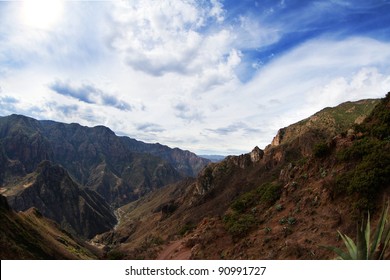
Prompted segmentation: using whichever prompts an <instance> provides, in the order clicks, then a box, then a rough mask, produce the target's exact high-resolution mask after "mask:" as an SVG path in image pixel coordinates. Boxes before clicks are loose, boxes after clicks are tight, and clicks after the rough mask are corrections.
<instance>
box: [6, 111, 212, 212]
mask: <svg viewBox="0 0 390 280" xmlns="http://www.w3.org/2000/svg"><path fill="white" fill-rule="evenodd" d="M0 157H7V158H8V159H9V161H8V165H12V168H11V167H9V168H8V171H7V172H8V173H7V174H5V173H4V172H3V173H4V174H1V173H0V176H1V177H0V182H1V181H3V182H4V181H7V178H11V179H12V176H13V175H12V174H11V173H12V172H14V173H15V172H16V173H17V174H15V176H20V175H23V174H28V173H30V172H33V171H34V170H35V169H36V168H37V166H38V165H39V164H40V162H42V161H43V160H50V161H52V162H53V163H58V164H61V165H62V166H63V167H64V168H65V169H66V170H67V171H68V172H69V174H70V175H71V176H72V178H73V179H74V180H76V181H77V182H78V183H80V184H81V185H83V186H86V187H87V188H89V189H92V190H95V191H97V192H98V193H99V194H100V195H102V196H103V197H104V198H105V199H106V201H107V202H108V203H110V204H112V205H116V206H118V205H122V204H124V203H126V202H129V201H132V200H134V199H137V198H139V197H140V196H142V195H144V194H146V193H147V192H149V191H151V190H154V189H157V188H160V187H162V186H164V185H166V184H169V183H173V182H176V181H178V180H180V179H181V178H183V177H184V176H193V175H196V173H197V172H198V171H199V170H200V169H201V168H202V167H204V166H205V165H206V164H207V163H208V161H207V160H205V159H202V158H199V157H197V156H196V155H195V154H193V153H190V152H188V151H182V150H179V149H170V148H168V147H166V146H162V145H159V144H145V143H142V142H139V141H136V140H134V139H130V138H128V137H118V136H116V135H115V134H114V132H112V131H111V130H110V129H108V128H106V127H103V126H97V127H93V128H90V127H83V126H81V125H79V124H63V123H58V122H53V121H37V120H35V119H32V118H28V117H25V116H20V115H11V116H8V117H3V118H0ZM2 162H3V163H2V164H4V160H3V161H2ZM10 168H11V169H12V170H13V171H12V170H11V169H10ZM15 169H18V170H15ZM11 171H12V172H11Z"/></svg>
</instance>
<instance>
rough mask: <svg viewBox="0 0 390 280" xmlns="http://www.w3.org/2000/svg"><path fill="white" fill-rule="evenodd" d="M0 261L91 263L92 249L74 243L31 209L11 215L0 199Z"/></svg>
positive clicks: (93, 257)
mask: <svg viewBox="0 0 390 280" xmlns="http://www.w3.org/2000/svg"><path fill="white" fill-rule="evenodd" d="M0 224H1V231H0V259H2V260H5V259H95V258H97V257H98V255H99V254H100V253H99V252H98V251H97V250H96V249H94V248H93V247H92V246H90V245H88V244H86V243H84V242H81V241H78V240H76V239H74V238H73V237H72V236H71V235H70V234H69V233H67V232H65V231H64V230H62V229H61V228H60V227H59V226H58V225H57V224H56V223H54V222H53V221H51V220H48V219H46V218H44V217H43V216H42V214H41V213H40V212H39V211H37V210H36V209H35V208H31V209H29V210H27V211H26V212H19V213H15V212H14V211H12V210H11V209H10V207H9V205H8V203H7V200H6V198H5V197H4V196H2V195H0Z"/></svg>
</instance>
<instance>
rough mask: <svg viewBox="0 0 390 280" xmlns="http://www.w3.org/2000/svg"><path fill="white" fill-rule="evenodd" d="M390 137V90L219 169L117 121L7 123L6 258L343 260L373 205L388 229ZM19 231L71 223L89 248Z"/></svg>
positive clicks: (3, 151)
mask: <svg viewBox="0 0 390 280" xmlns="http://www.w3.org/2000/svg"><path fill="white" fill-rule="evenodd" d="M389 132H390V94H387V96H386V97H385V98H383V99H381V100H361V101H356V102H346V103H343V104H340V105H339V106H337V107H334V108H325V109H323V110H321V111H320V112H318V113H316V114H314V115H313V116H311V117H309V118H307V119H305V120H302V121H300V122H298V123H295V124H292V125H290V126H288V127H286V128H282V129H280V130H279V131H278V133H277V135H276V136H275V137H274V139H273V141H272V143H271V144H270V145H268V146H267V147H266V148H265V149H264V150H262V149H260V148H258V147H255V148H253V150H252V151H251V152H250V153H248V154H243V155H240V156H228V157H226V158H224V159H222V158H218V160H215V162H210V161H209V160H206V159H204V158H200V157H198V156H196V155H195V154H193V153H191V152H188V151H182V150H179V149H177V148H175V149H171V148H169V147H167V146H164V145H161V144H146V143H143V142H140V141H137V140H134V139H130V138H128V137H118V136H116V135H115V134H114V133H113V132H112V131H111V130H110V129H108V128H106V127H103V126H98V127H93V128H89V127H83V126H80V125H78V124H63V123H58V122H53V121H38V120H34V119H31V118H28V117H24V116H20V115H11V116H8V117H3V118H0V185H1V189H0V194H1V195H4V196H5V197H6V199H5V198H4V197H3V196H2V197H1V201H2V208H1V209H2V212H1V214H2V216H1V217H2V225H3V224H4V227H3V226H2V243H1V246H2V247H4V248H8V249H7V250H6V251H4V252H5V253H4V254H3V256H2V258H110V259H118V258H119V259H329V258H334V257H335V256H334V255H333V253H332V252H331V251H329V250H325V249H323V247H321V246H340V245H341V240H340V239H339V238H338V234H337V230H339V231H341V232H344V233H347V234H348V235H349V236H354V234H355V228H356V223H357V221H359V220H360V218H361V216H362V215H363V214H364V213H366V212H367V211H370V212H371V213H372V221H373V222H374V223H375V222H376V221H377V219H378V215H377V213H378V209H380V206H381V205H382V203H383V200H384V198H385V197H386V196H388V194H389V191H390V185H389V182H390V144H389V139H390V135H389ZM12 209H13V210H12ZM15 211H21V212H18V213H16V212H15ZM26 217H32V218H31V219H33V220H34V221H35V222H34V223H30V224H29V228H27V227H25V226H24V223H25V222H26V219H27V218H26ZM37 217H40V218H39V219H41V220H40V221H45V225H46V226H45V227H42V226H41V222H40V223H38V222H36V221H37V220H38V218H37ZM29 219H30V218H29ZM3 220H6V221H7V223H4V222H3ZM13 220H15V221H16V222H15V223H13V222H12V223H10V222H9V221H13ZM51 220H52V221H51ZM49 221H50V222H49ZM19 224H22V225H23V227H24V229H25V230H24V231H25V232H26V236H30V235H31V234H32V233H31V232H40V233H41V232H42V231H43V230H46V231H47V230H49V228H50V232H52V233H53V234H54V235H56V234H57V231H56V230H58V229H60V232H61V233H62V234H65V233H66V234H65V235H66V236H67V238H68V239H67V241H66V244H72V246H76V247H77V246H78V247H77V248H79V249H78V252H81V251H82V252H83V254H81V253H80V254H79V256H78V257H77V255H74V254H73V255H72V254H69V252H75V251H74V249H69V247H67V248H64V247H58V248H59V249H58V251H59V252H54V251H56V250H54V251H51V252H48V251H47V250H46V249H45V248H46V247H45V246H46V245H47V244H48V241H47V240H45V239H40V240H36V239H34V244H35V245H34V246H35V247H31V244H30V245H29V244H27V245H25V244H26V242H27V241H26V240H28V239H29V238H23V239H22V238H19V237H15V236H13V235H12V234H11V233H12V232H13V227H14V226H17V227H20V225H19ZM49 224H50V226H49ZM53 228H54V229H53ZM41 235H42V234H41ZM43 236H45V235H44V234H43ZM56 236H57V235H56ZM60 237H61V235H60V233H58V238H57V239H58V240H61V238H60ZM58 240H57V241H58ZM86 240H89V242H88V243H86V242H85V241H86ZM19 243H20V245H18V244H19ZM60 243H61V242H60ZM63 243H64V242H63ZM91 244H92V245H91ZM36 247H39V248H41V249H39V250H38V251H39V253H37V252H38V251H34V250H35V249H34V248H36ZM10 248H11V249H10ZM12 248H13V249H12ZM42 248H43V249H42ZM55 248H57V247H55ZM72 248H73V247H72ZM21 252H23V253H21ZM42 252H44V253H42ZM64 252H66V256H65V255H64ZM387 257H389V256H387Z"/></svg>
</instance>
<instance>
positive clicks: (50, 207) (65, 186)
mask: <svg viewBox="0 0 390 280" xmlns="http://www.w3.org/2000/svg"><path fill="white" fill-rule="evenodd" d="M2 190H3V194H5V195H7V199H8V202H9V204H10V205H11V207H12V208H13V209H15V210H16V211H25V210H27V209H29V208H31V207H35V208H37V209H38V210H39V212H40V213H42V215H44V216H45V217H47V218H49V219H52V220H54V221H56V222H57V223H58V224H60V225H61V227H62V228H64V229H66V230H67V231H69V232H71V233H73V234H75V235H77V236H80V237H83V238H91V237H93V236H95V235H96V234H98V233H102V232H105V231H108V230H110V229H111V228H112V227H113V226H114V225H115V224H116V222H117V221H116V218H115V216H114V214H113V210H112V209H111V208H110V206H109V205H108V204H107V202H106V201H105V200H104V199H103V198H102V197H101V196H100V195H98V194H97V193H96V192H94V191H90V190H88V189H82V188H81V187H80V186H79V185H78V184H77V183H75V182H74V181H73V180H72V178H71V177H70V176H69V174H68V172H67V171H66V170H65V169H64V168H62V167H61V166H58V165H53V164H52V163H50V162H49V161H43V162H42V163H41V164H40V165H39V166H38V167H37V169H36V170H35V171H34V172H33V173H29V174H28V175H27V176H26V177H23V178H20V179H19V180H17V181H15V182H14V186H8V187H7V188H3V189H2Z"/></svg>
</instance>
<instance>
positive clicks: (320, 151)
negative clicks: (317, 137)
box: [313, 142, 331, 158]
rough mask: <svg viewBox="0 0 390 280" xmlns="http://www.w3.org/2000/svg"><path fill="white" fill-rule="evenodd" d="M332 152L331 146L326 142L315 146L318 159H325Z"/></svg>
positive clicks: (314, 152)
mask: <svg viewBox="0 0 390 280" xmlns="http://www.w3.org/2000/svg"><path fill="white" fill-rule="evenodd" d="M330 152H331V149H330V146H329V145H328V144H327V143H326V142H320V143H317V144H315V145H314V147H313V154H314V156H315V157H317V158H324V157H326V156H328V155H329V154H330Z"/></svg>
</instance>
